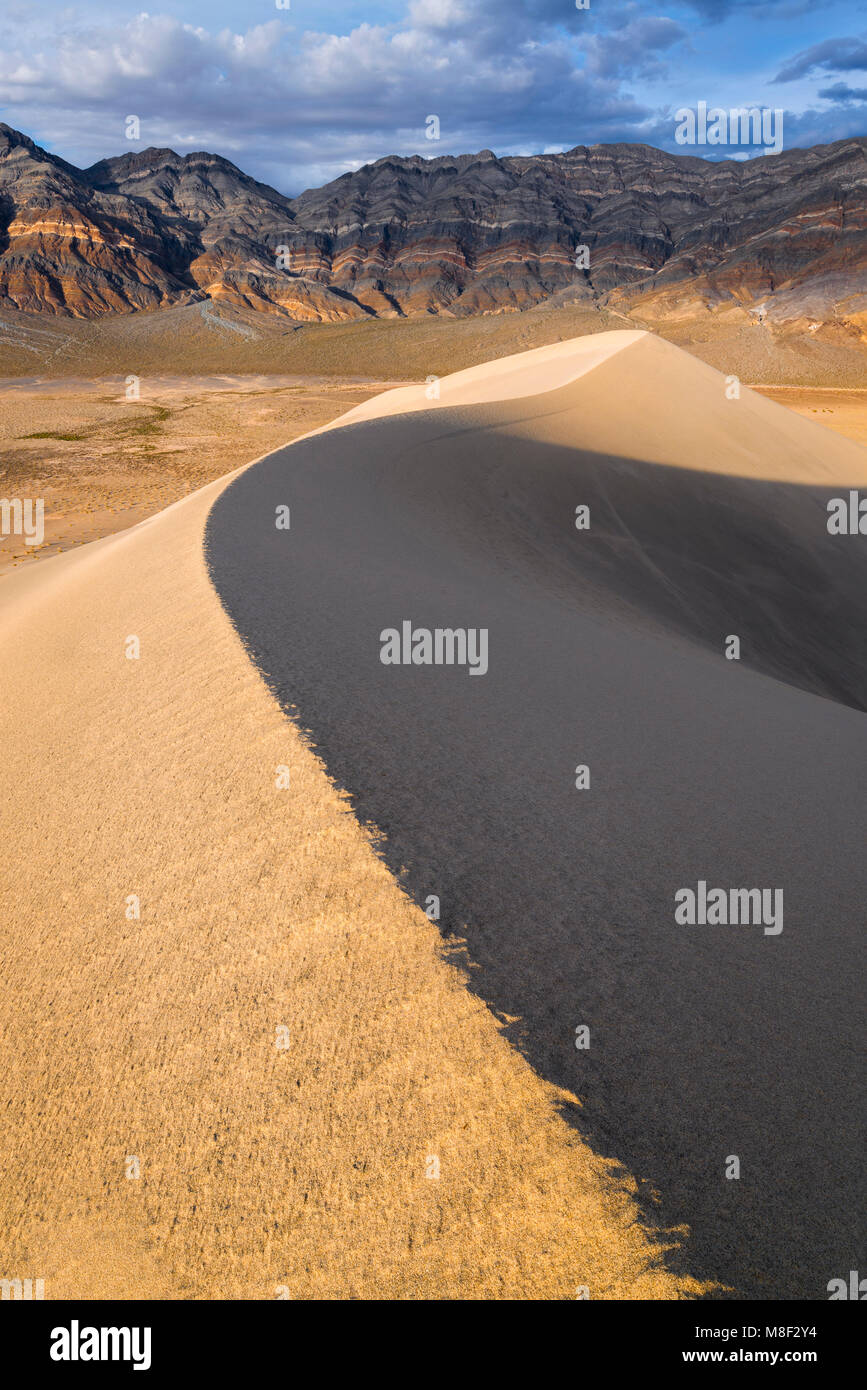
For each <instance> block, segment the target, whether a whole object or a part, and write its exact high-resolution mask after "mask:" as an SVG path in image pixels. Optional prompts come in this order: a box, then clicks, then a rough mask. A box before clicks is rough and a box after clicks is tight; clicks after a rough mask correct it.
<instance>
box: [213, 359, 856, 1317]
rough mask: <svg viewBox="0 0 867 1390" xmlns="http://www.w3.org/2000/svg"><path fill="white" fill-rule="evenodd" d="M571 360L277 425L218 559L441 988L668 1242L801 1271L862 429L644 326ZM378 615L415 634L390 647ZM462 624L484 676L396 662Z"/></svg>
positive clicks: (828, 976)
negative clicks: (517, 1060) (429, 904)
mask: <svg viewBox="0 0 867 1390" xmlns="http://www.w3.org/2000/svg"><path fill="white" fill-rule="evenodd" d="M563 365H565V364H564V363H563V362H562V361H561V363H560V366H561V367H562V366H563ZM574 365H575V368H576V370H575V371H574V372H573V373H572V376H571V379H568V378H569V372H568V370H567V371H563V372H558V374H557V375H556V377H555V376H554V373H553V372H552V378H553V379H554V380H555V381H556V382H557V384H556V385H555V386H554V387H553V388H552V389H551V390H547V391H542V392H537V393H536V394H534V395H529V396H521V395H513V396H512V397H511V398H510V399H497V396H498V395H502V394H503V392H502V391H501V388H500V386H499V384H498V380H497V378H496V374H492V375H491V376H490V377H489V378H488V379H487V380H486V382H484V383H481V382H480V383H479V385H480V388H481V389H480V394H481V393H482V391H483V392H484V393H485V394H486V395H487V396H488V399H486V400H483V401H481V402H480V403H475V404H471V403H468V402H466V401H465V402H464V403H462V404H459V405H456V406H454V407H452V408H447V407H446V406H444V402H447V401H448V399H449V395H450V390H449V386H450V383H449V382H446V383H444V384H443V385H444V389H443V390H442V392H441V397H440V403H439V404H440V408H438V409H434V410H410V411H408V412H403V413H396V414H389V415H388V416H387V417H386V418H383V419H378V420H377V419H373V420H367V421H364V422H360V423H355V424H352V425H349V426H347V427H346V428H343V429H340V430H336V431H333V432H331V433H329V434H326V435H322V436H319V437H318V438H316V439H311V440H307V441H305V442H303V443H300V444H298V445H294V446H292V447H291V448H289V449H287V450H285V451H283V452H282V453H278V454H275V455H272V456H271V457H270V458H269V459H267V460H265V461H264V462H263V463H262V464H261V465H260V466H259V467H258V468H256V469H252V470H250V471H248V472H247V473H245V474H243V475H242V476H241V477H239V478H238V479H237V480H236V481H235V483H234V484H233V485H232V486H231V487H230V488H229V489H228V490H227V491H226V492H225V493H223V494H222V496H221V497H220V498H219V500H218V502H217V503H216V505H215V508H214V510H213V512H212V514H211V517H210V520H209V524H208V533H207V548H208V549H207V553H208V556H209V560H210V564H211V569H212V574H213V577H214V581H215V583H216V585H217V587H218V589H219V591H220V593H221V595H222V597H223V599H224V601H225V603H226V605H227V607H228V611H229V613H230V615H231V617H232V619H233V621H234V622H235V624H236V626H237V627H238V629H239V631H240V632H241V634H242V636H243V638H244V641H245V643H246V645H247V646H248V649H249V650H250V652H251V654H252V656H253V658H254V660H255V661H256V662H257V664H258V665H259V667H260V669H261V670H262V671H263V673H265V675H266V679H267V680H268V683H269V685H270V686H271V689H272V690H273V691H274V693H275V694H276V695H277V697H278V698H279V700H280V702H281V704H282V705H283V707H284V708H285V709H287V710H291V711H293V713H294V714H295V717H296V718H297V719H298V720H299V721H300V722H301V723H302V725H303V726H305V727H307V728H309V729H310V731H311V738H312V740H313V743H314V747H315V748H316V749H317V751H318V752H319V753H320V754H321V756H322V757H323V759H324V761H325V764H326V766H327V768H328V770H329V771H330V772H331V774H332V775H333V776H334V777H335V779H336V780H337V782H338V784H339V785H341V786H342V787H344V788H346V790H347V791H348V792H349V794H350V796H351V799H352V804H353V806H354V808H355V810H356V814H357V815H358V817H359V819H361V820H362V821H363V822H365V823H367V822H369V823H371V824H373V825H375V826H377V827H379V828H380V830H381V831H382V853H383V856H384V858H385V860H386V862H387V863H388V864H389V865H390V867H391V868H392V871H393V872H394V873H395V875H397V876H399V877H400V881H401V882H402V883H404V884H405V885H406V887H407V889H408V890H409V891H410V892H411V893H412V894H413V896H414V897H415V899H416V901H417V902H418V903H419V904H424V903H425V902H426V901H427V897H428V895H429V894H430V893H432V892H433V893H436V894H437V895H438V897H439V899H440V901H441V904H442V926H443V929H444V931H445V932H446V933H449V932H452V933H455V934H457V935H459V936H460V937H461V938H463V939H465V940H466V943H467V948H468V952H469V957H470V959H471V961H472V962H473V965H474V969H473V970H472V972H471V975H470V987H471V988H472V989H473V990H474V991H475V992H476V993H477V995H478V997H479V998H480V999H482V1000H484V1001H486V1002H487V1003H489V1004H492V1005H493V1006H494V1008H495V1009H496V1010H497V1011H498V1012H499V1013H500V1014H502V1015H504V1016H508V1017H510V1018H513V1019H514V1020H515V1022H514V1024H513V1025H512V1027H511V1028H510V1036H511V1037H512V1039H513V1040H514V1042H515V1043H516V1044H517V1045H519V1046H520V1048H521V1049H522V1051H523V1052H524V1054H525V1055H526V1056H527V1057H528V1058H529V1059H530V1060H531V1061H532V1063H533V1065H534V1068H535V1069H536V1071H537V1073H538V1074H540V1075H541V1076H543V1077H544V1078H545V1079H547V1080H548V1081H550V1082H551V1083H552V1084H557V1085H559V1086H562V1087H564V1089H572V1090H574V1091H576V1092H577V1094H579V1095H580V1097H581V1098H582V1100H583V1102H584V1104H583V1109H582V1110H581V1111H580V1112H579V1113H578V1114H576V1115H574V1121H575V1123H576V1125H577V1127H578V1128H579V1130H580V1131H581V1132H582V1133H583V1134H586V1135H589V1137H590V1138H591V1140H592V1141H593V1142H594V1144H596V1145H597V1146H598V1147H599V1148H600V1149H601V1150H602V1151H603V1152H605V1153H608V1154H614V1155H616V1156H617V1157H618V1158H620V1159H621V1160H622V1161H623V1162H624V1163H625V1164H626V1166H627V1168H628V1169H629V1170H630V1171H631V1172H632V1173H634V1174H635V1175H636V1177H638V1178H640V1179H641V1180H642V1181H644V1182H647V1183H649V1184H651V1185H652V1186H653V1187H654V1188H655V1189H656V1190H657V1191H658V1192H659V1194H660V1202H661V1206H660V1211H661V1212H662V1214H663V1215H664V1218H665V1219H666V1220H667V1221H669V1222H676V1223H678V1224H680V1223H684V1224H686V1225H688V1226H689V1228H690V1230H691V1237H690V1240H689V1243H688V1246H687V1258H688V1260H689V1261H690V1264H689V1267H690V1268H691V1270H692V1271H693V1272H698V1273H699V1274H701V1275H704V1276H706V1277H708V1278H711V1279H713V1278H717V1279H722V1280H723V1282H725V1283H726V1284H728V1285H730V1286H731V1287H732V1288H734V1289H735V1290H736V1292H737V1293H738V1294H740V1295H741V1296H752V1297H757V1298H767V1297H773V1296H777V1297H786V1298H823V1297H825V1296H826V1285H827V1282H828V1280H829V1279H830V1278H832V1277H835V1276H834V1275H833V1271H834V1269H836V1268H838V1267H840V1268H845V1267H846V1260H847V1259H849V1257H850V1255H853V1257H854V1253H853V1252H854V1249H855V1223H856V1217H855V1213H856V1212H857V1211H858V1209H859V1203H860V1190H859V1189H860V1177H859V1162H858V1152H859V1142H860V1141H859V1129H860V1119H859V1117H860V1115H861V1114H862V1113H863V1103H862V1100H861V1098H860V1097H859V1095H858V1087H857V1082H856V1073H855V1070H854V1069H852V1068H849V1067H848V1066H846V1065H845V1064H843V1063H841V1059H842V1058H845V1057H847V1056H848V1055H849V1053H850V1049H852V1048H853V1047H854V1046H855V1037H854V1031H855V1025H854V1020H855V1019H856V1018H857V1017H858V1016H859V1013H860V1011H861V1008H862V1006H863V998H860V997H859V996H860V995H861V990H860V986H859V984H858V980H859V971H858V968H857V966H856V964H855V963H856V961H860V960H862V959H863V949H862V946H861V938H862V932H861V917H862V907H861V904H862V901H863V895H864V893H865V891H867V868H865V863H864V857H863V853H862V847H861V829H860V827H861V826H862V825H863V820H864V788H863V747H864V714H863V712H862V711H863V710H864V709H865V707H867V676H865V672H867V648H865V628H864V622H863V613H864V597H863V596H864V593H865V591H867V547H865V538H863V537H860V536H857V535H856V536H842V537H841V536H832V535H829V533H828V530H827V525H826V522H827V512H826V508H825V503H826V500H827V498H828V496H829V494H830V493H833V492H836V491H839V490H840V489H841V487H845V486H846V485H848V484H849V483H856V482H857V481H859V480H861V479H863V477H864V468H865V463H867V454H865V452H864V451H863V450H861V449H860V448H859V447H858V446H856V445H854V444H852V443H850V442H849V441H847V440H845V439H842V438H838V437H836V436H833V435H830V434H828V433H827V432H826V431H824V430H822V429H821V428H820V427H818V426H815V425H812V424H809V423H808V422H805V421H803V420H801V419H799V418H798V417H796V416H794V415H792V414H791V413H790V412H787V411H785V410H784V409H783V408H781V407H779V406H776V405H774V404H773V403H771V402H768V401H765V400H762V399H761V398H758V397H754V396H752V395H751V393H748V392H744V393H743V394H742V396H741V398H740V399H739V400H732V399H730V398H729V396H728V395H727V394H726V390H725V387H726V382H725V380H724V378H722V377H720V376H719V375H717V374H716V373H714V372H713V371H711V370H710V369H708V368H706V367H704V366H703V365H701V364H699V363H696V362H695V361H694V360H693V359H691V358H689V357H687V356H686V355H685V354H683V353H680V352H678V351H677V350H676V349H674V348H672V347H670V346H668V345H667V344H664V343H660V342H658V341H657V340H654V339H652V338H649V337H645V338H640V339H637V340H636V339H632V340H626V341H624V340H622V339H620V340H619V342H618V340H617V339H615V340H614V343H613V350H612V351H611V352H610V353H609V354H608V355H607V356H606V357H605V358H604V359H602V360H597V362H596V364H595V365H594V366H593V368H592V370H589V371H586V372H585V371H582V370H581V368H582V367H583V365H584V359H583V356H582V354H581V353H580V352H576V355H575V363H574ZM518 366H519V363H513V364H509V367H508V370H509V372H510V374H511V371H512V369H513V368H514V367H518ZM537 367H538V357H535V360H534V361H533V363H532V368H531V370H532V372H533V373H535V372H536V369H537ZM540 376H541V380H542V381H543V382H544V381H545V375H544V371H542V372H541V373H540ZM455 394H458V393H457V391H456V392H455ZM402 400H405V397H402V396H394V395H393V396H392V397H391V398H388V397H387V398H386V402H385V404H386V405H387V406H388V405H389V403H390V402H391V403H393V402H395V401H397V402H398V406H400V402H401V401H402ZM356 419H357V417H356ZM290 499H291V502H292V506H293V518H294V519H293V530H292V532H291V535H287V534H286V533H283V534H280V533H279V532H276V531H274V530H269V529H268V527H267V526H266V525H265V524H264V519H265V518H267V517H270V516H273V515H274V509H275V506H277V505H279V504H280V503H281V502H285V501H289V500H290ZM578 505H582V506H586V507H587V508H589V518H590V526H589V529H587V530H577V529H576V527H575V524H574V522H575V513H576V506H578ZM405 626H406V627H408V628H409V629H410V632H417V633H419V634H420V636H419V637H418V639H417V640H418V647H417V648H416V647H415V640H416V639H413V653H416V651H417V655H418V657H419V658H420V660H419V661H418V663H416V660H415V659H414V660H412V661H410V660H409V657H408V656H404V658H403V661H401V662H400V663H399V664H398V665H397V666H395V665H391V664H385V663H384V662H383V661H382V660H381V659H380V658H381V645H382V637H383V635H386V636H387V634H388V632H389V631H394V632H396V633H398V638H399V634H400V633H401V632H402V631H403V629H404V627H405ZM477 628H480V629H483V630H484V633H485V634H486V644H485V656H484V665H485V670H484V673H483V678H481V679H472V678H471V677H468V662H467V661H465V662H464V664H463V665H461V662H460V659H459V661H458V665H457V666H453V665H447V664H443V665H435V664H426V662H427V660H428V659H429V658H430V657H431V656H432V653H433V652H434V651H435V645H434V640H433V636H431V638H430V639H429V650H426V648H425V636H424V634H425V633H430V634H436V633H437V632H443V631H444V630H448V631H454V630H455V629H469V630H471V632H475V631H476V629H477ZM732 635H735V636H736V637H737V638H738V640H739V641H740V644H741V656H740V660H733V661H730V660H727V658H726V648H727V646H728V643H729V641H730V639H731V637H732ZM468 648H469V642H468ZM475 650H476V652H478V650H479V648H478V646H476V648H475ZM472 660H473V658H469V664H471V663H472ZM479 673H480V674H481V668H480V667H479ZM576 765H579V766H580V767H581V768H584V769H586V770H587V772H588V774H589V775H590V777H591V781H590V785H589V786H587V787H585V788H582V789H580V790H579V789H577V788H576V785H575V772H576ZM699 882H706V883H708V885H709V886H714V887H716V886H717V885H719V886H720V887H723V888H724V889H726V888H727V889H738V888H741V887H742V888H744V889H747V890H753V889H757V888H758V887H759V886H763V887H764V889H765V890H767V892H768V893H769V895H770V898H772V899H775V897H776V895H777V894H779V895H780V902H781V904H784V906H785V911H784V916H785V925H784V927H783V925H782V918H781V919H780V927H781V930H780V932H779V933H776V932H773V933H770V934H769V933H766V932H765V931H764V930H763V926H762V924H761V923H760V922H753V923H752V924H750V923H748V922H747V923H739V924H732V925H728V926H722V925H715V924H714V923H713V921H712V920H711V921H710V922H709V923H708V924H700V925H696V926H695V927H694V928H693V929H688V928H685V927H684V926H683V925H682V924H680V923H678V921H677V919H676V917H675V911H674V908H675V902H676V894H677V893H678V892H679V891H681V890H682V889H683V888H684V886H685V885H686V886H689V885H690V884H692V885H693V891H697V890H696V885H697V884H698V883H699ZM765 925H768V926H774V924H773V923H765ZM819 981H821V986H820V987H819V986H818V982H819ZM580 1023H585V1024H586V1025H587V1026H588V1027H589V1028H590V1035H591V1039H593V1040H595V1041H591V1045H590V1047H589V1049H588V1050H587V1051H586V1052H584V1053H582V1054H577V1055H576V1051H575V1049H574V1048H573V1047H572V1046H571V1045H570V1044H571V1042H572V1035H573V1033H574V1030H575V1027H576V1025H577V1024H580ZM819 1098H821V1099H819ZM817 1105H818V1106H820V1108H821V1114H822V1122H821V1125H819V1126H816V1125H814V1124H812V1123H811V1122H810V1121H809V1119H808V1118H807V1117H808V1116H809V1115H810V1114H811V1113H813V1111H814V1110H815V1109H816V1107H817ZM733 1154H734V1155H736V1156H737V1157H738V1158H739V1161H740V1162H742V1164H743V1178H744V1181H743V1182H740V1183H737V1182H734V1181H728V1180H727V1179H726V1177H725V1175H724V1171H723V1169H724V1163H725V1160H726V1157H727V1156H729V1155H733Z"/></svg>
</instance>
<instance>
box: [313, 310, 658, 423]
mask: <svg viewBox="0 0 867 1390" xmlns="http://www.w3.org/2000/svg"><path fill="white" fill-rule="evenodd" d="M648 336H649V335H648V333H647V332H646V331H645V330H644V329H637V328H636V329H628V328H615V329H611V330H609V331H608V332H605V333H592V334H587V335H585V337H583V338H568V339H566V341H565V342H561V343H548V344H546V345H545V346H544V347H539V348H530V350H529V351H527V352H516V353H512V354H510V356H508V357H497V358H495V360H494V361H493V362H482V363H480V364H479V366H477V367H465V368H464V369H463V371H460V372H451V373H450V374H449V375H448V376H445V377H440V378H438V377H429V378H428V381H427V383H426V384H425V385H424V386H397V387H395V388H394V390H392V391H383V392H382V394H381V395H379V396H373V397H372V398H371V399H370V400H369V401H362V403H361V405H356V406H353V408H352V409H351V410H348V411H347V412H346V414H345V415H341V417H340V424H341V425H355V424H359V423H360V422H361V421H362V420H381V419H382V418H383V417H384V416H387V415H405V414H407V413H408V412H410V411H415V410H435V409H437V407H446V406H456V405H481V404H483V403H492V402H494V401H506V400H510V401H511V400H520V399H522V398H523V397H525V396H541V395H545V394H547V392H549V391H557V390H559V389H560V387H562V386H568V385H569V384H570V383H571V382H573V381H577V380H578V378H579V377H582V376H585V375H586V373H587V372H590V371H592V370H593V368H594V367H598V366H600V365H601V363H603V362H607V361H608V359H609V357H613V356H615V354H616V353H618V352H622V351H623V349H624V348H627V347H631V346H632V344H633V343H637V342H638V341H639V340H640V339H641V338H646V337H648Z"/></svg>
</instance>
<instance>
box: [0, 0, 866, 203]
mask: <svg viewBox="0 0 867 1390" xmlns="http://www.w3.org/2000/svg"><path fill="white" fill-rule="evenodd" d="M579 3H582V4H583V3H584V0H579ZM700 102H704V103H706V104H707V107H708V108H721V109H723V110H730V109H732V108H742V107H753V106H757V107H759V108H761V109H763V110H764V109H770V110H781V111H782V112H783V142H782V143H783V147H784V148H786V149H791V148H793V147H795V146H807V145H812V144H819V143H825V142H828V141H831V140H839V139H843V138H845V137H847V136H850V135H860V134H864V133H867V0H827V3H825V0H823V3H822V4H818V3H815V0H658V3H650V2H649V0H589V7H588V8H583V9H579V8H577V7H576V3H575V0H381V2H379V3H377V0H344V2H343V3H340V4H338V3H334V2H333V0H243V2H242V0H177V2H176V0H156V7H155V8H154V9H153V10H152V11H142V10H141V9H140V8H138V6H136V5H134V4H127V3H126V0H82V3H80V4H77V5H75V6H74V7H72V6H68V5H65V4H59V3H53V2H52V0H40V3H39V4H38V5H34V4H33V3H32V0H4V5H3V9H2V12H0V120H2V121H5V122H6V124H7V125H11V126H14V127H15V128H16V129H18V130H23V131H24V132H25V133H26V134H28V135H30V136H31V137H32V138H33V139H34V140H36V141H37V143H39V144H41V145H43V146H44V147H45V148H47V149H49V150H51V151H52V152H53V153H55V154H59V155H61V156H62V157H63V158H64V159H68V160H69V161H70V162H72V163H73V164H76V165H79V166H80V167H86V166H87V165H89V164H92V163H94V162H95V161H96V160H98V159H103V158H105V157H106V156H109V155H117V154H123V153H127V152H128V151H129V150H131V149H145V148H147V147H148V146H149V145H154V146H169V147H170V148H172V149H174V150H177V151H178V152H179V153H181V154H186V153H189V152H190V151H192V150H202V149H204V150H210V151H214V152H215V153H217V154H222V155H224V156H225V157H226V158H228V159H231V160H232V161H233V162H234V163H235V164H238V165H239V166H240V167H241V168H242V169H244V170H245V171H246V172H247V173H250V174H252V175H254V177H256V178H258V179H261V180H263V181H264V182H266V183H269V184H271V185H272V186H273V187H275V188H277V189H279V190H280V192H282V193H287V194H289V195H293V196H294V195H296V194H298V193H300V192H301V191H302V190H303V189H305V188H309V187H318V186H320V185H321V184H323V183H327V182H328V181H329V180H331V179H333V178H337V177H338V176H339V175H340V174H342V173H345V172H346V171H347V170H350V169H357V168H359V167H360V166H361V165H362V164H366V163H368V162H370V161H372V160H375V159H380V158H382V157H383V156H384V155H388V154H401V155H411V154H417V155H421V156H423V157H424V158H432V157H435V156H437V155H447V154H466V153H472V152H475V151H478V150H482V149H491V150H493V151H494V152H495V153H496V154H498V155H503V154H537V153H540V152H542V151H558V150H567V149H571V148H572V147H573V146H575V145H594V144H601V143H609V142H613V141H643V142H645V143H646V144H650V145H656V146H658V147H659V148H661V149H666V150H670V151H672V152H673V153H681V154H684V153H685V154H699V155H702V156H704V157H705V158H719V157H760V156H762V157H763V156H764V152H763V150H761V149H760V148H756V147H755V146H753V147H748V148H744V147H743V146H741V147H740V148H739V149H736V148H734V147H730V146H726V147H722V148H720V147H714V146H700V147H687V146H684V145H682V144H679V143H678V142H677V140H676V129H677V126H678V120H677V113H678V112H679V111H682V110H683V109H693V110H695V109H697V108H698V105H699V103H700ZM130 116H136V117H138V121H139V126H138V131H139V138H138V139H135V140H131V139H129V138H128V132H129V131H134V130H135V126H131V125H130V124H129V123H128V117H130ZM434 116H435V117H436V118H437V121H438V126H437V125H435V124H434V123H433V122H432V121H431V120H430V118H431V117H434ZM437 130H438V134H439V138H438V139H431V138H430V136H431V135H432V134H434V133H436V132H437Z"/></svg>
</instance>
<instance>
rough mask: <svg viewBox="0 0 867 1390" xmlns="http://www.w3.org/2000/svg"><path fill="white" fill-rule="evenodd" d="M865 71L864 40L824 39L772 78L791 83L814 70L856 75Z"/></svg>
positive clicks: (865, 47) (798, 55)
mask: <svg viewBox="0 0 867 1390" xmlns="http://www.w3.org/2000/svg"><path fill="white" fill-rule="evenodd" d="M863 69H867V39H864V38H845V39H825V40H824V42H823V43H814V44H813V45H812V47H811V48H805V49H804V50H803V52H801V53H797V54H796V55H795V57H794V58H790V59H789V61H788V63H786V64H785V66H784V67H782V68H781V69H780V71H779V72H778V73H777V75H776V77H775V78H774V81H775V82H794V81H795V80H796V79H797V78H799V77H808V76H809V75H810V74H811V73H813V72H816V71H825V72H855V71H859V70H863Z"/></svg>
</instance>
